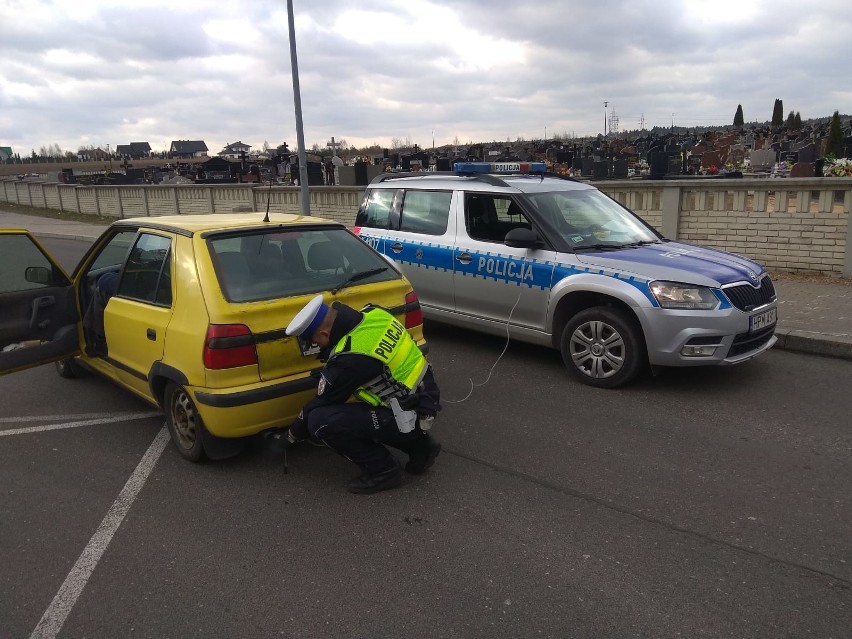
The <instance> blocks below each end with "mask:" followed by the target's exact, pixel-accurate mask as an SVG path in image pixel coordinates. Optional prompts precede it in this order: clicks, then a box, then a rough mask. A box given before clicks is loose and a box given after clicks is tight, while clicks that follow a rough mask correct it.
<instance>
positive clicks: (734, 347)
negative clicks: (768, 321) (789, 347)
mask: <svg viewBox="0 0 852 639" xmlns="http://www.w3.org/2000/svg"><path fill="white" fill-rule="evenodd" d="M774 333H775V325H772V326H770V327H769V328H764V329H763V330H760V331H757V332H756V333H740V334H739V335H737V336H736V337H735V338H734V341H733V343H732V344H731V348H730V349H729V350H728V357H736V356H737V355H742V354H743V353H748V352H749V351H753V350H755V349H758V348H760V347H761V346H763V345H764V344H766V342H768V341H769V340H771V339H772V335H773V334H774Z"/></svg>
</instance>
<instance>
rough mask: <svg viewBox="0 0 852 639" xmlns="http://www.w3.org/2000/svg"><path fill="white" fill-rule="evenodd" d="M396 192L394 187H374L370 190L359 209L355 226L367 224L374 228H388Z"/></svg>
mask: <svg viewBox="0 0 852 639" xmlns="http://www.w3.org/2000/svg"><path fill="white" fill-rule="evenodd" d="M395 194H396V191H394V190H393V189H374V190H373V191H370V192H368V193H367V195H366V196H365V198H364V201H363V202H362V203H361V207H360V208H359V209H358V215H357V217H356V220H355V226H366V227H368V228H374V229H386V228H388V221H389V220H390V217H391V212H392V211H393V200H394V195H395Z"/></svg>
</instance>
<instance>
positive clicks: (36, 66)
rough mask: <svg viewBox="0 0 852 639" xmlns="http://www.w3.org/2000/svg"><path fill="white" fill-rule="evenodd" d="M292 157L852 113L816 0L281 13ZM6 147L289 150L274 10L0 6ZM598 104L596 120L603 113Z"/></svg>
mask: <svg viewBox="0 0 852 639" xmlns="http://www.w3.org/2000/svg"><path fill="white" fill-rule="evenodd" d="M294 8H295V25H296V39H297V49H298V63H299V81H300V88H301V91H300V92H301V101H302V109H303V119H304V128H305V140H306V144H307V145H308V146H309V147H310V146H312V145H313V144H319V145H320V146H325V144H326V142H327V141H328V140H329V139H330V138H331V137H332V136H334V137H335V138H337V139H346V140H347V141H348V142H349V143H351V144H356V145H359V146H362V145H367V144H372V143H378V144H381V145H384V146H388V145H390V142H391V140H392V139H393V138H399V139H404V138H409V139H411V140H412V141H413V142H417V143H419V144H420V145H421V146H429V145H430V144H431V142H432V138H433V136H434V139H435V142H436V144H439V145H442V144H448V143H451V142H452V141H453V140H454V139H455V138H458V139H459V140H460V141H462V142H467V141H488V140H506V139H515V138H518V137H522V138H527V139H529V138H537V137H542V136H543V135H544V134H545V132H547V133H548V134H550V135H553V134H563V133H566V134H568V135H571V134H574V135H577V136H581V135H594V134H597V133H600V132H602V130H603V126H604V120H605V119H606V118H607V117H609V116H611V115H613V113H614V114H615V115H617V116H618V120H619V125H620V128H621V129H622V130H624V129H636V128H638V126H639V123H640V121H644V123H645V125H646V126H649V127H650V126H654V125H664V126H668V125H669V124H670V123H672V122H674V123H675V124H677V125H681V126H701V125H720V124H728V123H730V122H731V121H732V120H733V115H734V113H735V111H736V108H737V105H738V104H742V106H743V110H744V115H745V118H746V121H765V120H768V119H770V117H771V115H772V107H773V105H774V100H775V98H779V97H780V98H781V99H783V100H784V106H785V110H786V111H790V110H794V111H799V112H800V113H801V114H802V117H804V118H806V119H807V118H809V117H824V116H828V115H830V114H831V113H833V112H834V111H835V110H839V111H840V112H841V113H849V112H850V111H852V105H850V93H849V91H848V89H847V85H848V79H847V77H846V76H847V75H848V73H847V71H846V70H845V66H846V65H845V63H844V61H845V60H848V59H850V56H851V55H852V43H850V41H849V38H848V33H850V32H852V16H851V15H850V13H849V11H848V8H847V6H846V3H845V2H842V3H841V2H840V1H839V0H823V1H822V2H820V3H819V4H813V5H808V6H807V7H806V8H803V7H802V5H801V4H799V3H795V2H792V1H791V0H775V1H774V2H771V3H770V2H765V1H763V0H751V1H749V2H742V1H741V0H738V1H737V2H733V1H732V0H714V2H712V3H708V2H706V1H705V0H660V1H656V0H655V1H653V2H651V1H650V0H635V1H632V2H623V1H616V0H598V1H597V2H594V3H590V2H582V1H580V0H574V1H565V0H554V1H552V2H546V3H538V4H529V3H518V2H514V1H512V2H510V1H509V0H488V1H485V0H470V1H469V2H464V3H460V2H457V1H450V0H408V1H407V2H402V1H396V0H393V1H392V0H377V1H374V2H370V3H363V2H359V1H355V0H328V1H326V2H319V3H309V2H304V1H300V0H295V2H294ZM0 23H2V24H3V25H4V26H5V27H7V28H5V29H4V38H3V39H2V41H0V53H2V55H3V60H4V64H3V66H2V67H0V144H2V145H3V146H12V147H13V148H14V149H15V150H16V151H17V152H19V153H22V154H28V153H29V150H30V149H33V148H35V149H38V148H39V147H41V146H45V145H50V144H59V145H60V146H61V147H62V148H63V149H67V150H76V149H77V148H79V147H80V146H84V145H90V144H94V145H98V146H106V144H110V145H111V146H113V147H114V146H115V145H117V144H126V143H128V142H130V141H147V142H149V143H150V144H151V146H152V148H154V149H155V150H162V149H166V148H168V146H169V144H170V143H171V141H172V140H177V139H201V140H204V141H205V142H206V143H207V146H208V147H209V148H210V150H211V152H213V153H215V152H217V151H218V150H219V149H221V148H222V147H223V146H224V145H225V144H227V143H229V142H234V141H237V140H242V141H243V142H246V143H248V144H251V145H252V146H253V147H256V148H257V147H260V146H262V144H263V143H264V142H265V141H267V142H269V143H270V144H273V145H277V144H279V143H280V142H282V141H285V140H286V141H287V142H288V143H289V144H290V145H291V146H295V142H296V134H295V115H294V104H293V87H292V80H291V73H290V48H289V34H288V21H287V12H286V5H285V3H282V2H279V1H276V0H255V1H254V2H251V3H217V4H211V3H209V2H207V1H203V2H202V1H197V0H183V1H182V2H180V3H174V2H165V1H163V0H151V1H149V2H145V3H143V4H141V5H138V4H137V5H129V4H124V3H118V2H115V1H107V0H103V1H95V0H78V1H77V2H75V3H67V2H58V1H57V2H48V1H46V0H30V1H28V2H23V1H21V0H5V2H3V3H2V4H0ZM604 102H607V104H608V107H607V108H606V109H605V108H604Z"/></svg>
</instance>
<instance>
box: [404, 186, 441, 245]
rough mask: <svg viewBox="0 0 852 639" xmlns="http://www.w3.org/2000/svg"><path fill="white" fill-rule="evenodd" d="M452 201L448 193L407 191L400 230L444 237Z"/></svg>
mask: <svg viewBox="0 0 852 639" xmlns="http://www.w3.org/2000/svg"><path fill="white" fill-rule="evenodd" d="M451 199H452V193H450V192H448V191H406V192H405V199H404V201H403V204H402V217H401V219H400V223H399V230H400V231H408V232H410V233H424V234H427V235H443V234H444V233H446V232H447V223H448V221H449V218H450V200H451Z"/></svg>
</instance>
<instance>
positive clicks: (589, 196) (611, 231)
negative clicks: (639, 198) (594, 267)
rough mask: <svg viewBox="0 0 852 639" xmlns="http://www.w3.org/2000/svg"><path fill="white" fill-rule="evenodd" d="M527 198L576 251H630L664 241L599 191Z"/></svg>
mask: <svg viewBox="0 0 852 639" xmlns="http://www.w3.org/2000/svg"><path fill="white" fill-rule="evenodd" d="M527 197H528V198H529V200H530V202H531V203H532V205H533V206H534V207H535V208H536V210H537V211H538V212H539V215H540V216H541V217H543V218H544V219H546V220H547V221H548V222H550V223H551V225H552V226H553V227H554V228H555V229H556V230H557V231H558V232H559V234H560V235H561V236H562V237H563V239H565V241H566V242H568V244H570V245H571V246H572V247H574V248H575V249H606V248H627V247H635V246H642V245H644V244H650V243H655V242H658V241H660V238H659V237H658V236H657V235H656V234H655V233H654V232H653V231H651V230H650V229H649V228H648V227H646V226H645V225H644V224H643V223H642V222H641V221H639V219H638V218H636V217H635V216H634V215H632V214H631V213H630V212H629V211H627V210H626V209H624V208H623V207H621V206H620V205H619V204H618V203H617V202H615V201H614V200H612V199H611V198H609V197H607V196H606V195H604V194H603V193H601V192H600V191H597V190H592V189H589V190H582V191H553V192H548V193H530V194H528V195H527Z"/></svg>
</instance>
